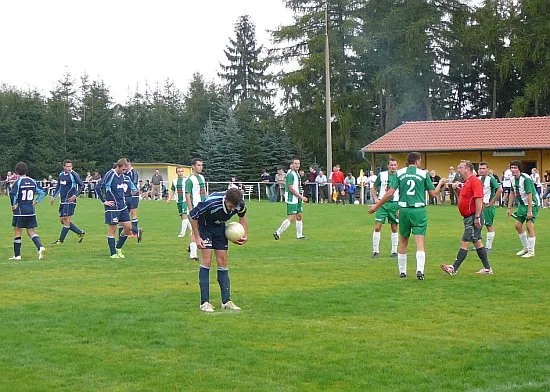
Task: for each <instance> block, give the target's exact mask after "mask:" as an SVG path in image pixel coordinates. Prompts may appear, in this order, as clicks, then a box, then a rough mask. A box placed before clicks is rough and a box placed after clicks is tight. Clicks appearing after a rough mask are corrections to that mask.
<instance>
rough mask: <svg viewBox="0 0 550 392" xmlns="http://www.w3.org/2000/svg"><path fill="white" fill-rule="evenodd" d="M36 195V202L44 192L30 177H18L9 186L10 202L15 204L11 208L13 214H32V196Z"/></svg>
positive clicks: (33, 212) (33, 213)
mask: <svg viewBox="0 0 550 392" xmlns="http://www.w3.org/2000/svg"><path fill="white" fill-rule="evenodd" d="M36 195H38V198H37V199H36V202H37V203H39V202H40V201H41V200H42V199H43V198H44V197H45V196H46V192H44V190H43V189H42V188H41V187H40V185H38V183H37V182H36V181H35V180H33V179H32V178H30V177H19V178H18V179H17V180H16V181H15V182H14V183H13V186H12V187H11V190H10V202H11V205H12V206H15V205H17V208H16V209H15V210H13V215H14V216H34V215H36V213H35V210H34V197H35V196H36Z"/></svg>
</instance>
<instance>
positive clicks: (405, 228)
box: [397, 208, 412, 278]
mask: <svg viewBox="0 0 550 392" xmlns="http://www.w3.org/2000/svg"><path fill="white" fill-rule="evenodd" d="M409 210H412V208H400V209H399V246H398V250H397V266H398V268H399V276H400V277H401V278H406V277H407V247H408V246H409V237H410V236H411V221H410V213H409Z"/></svg>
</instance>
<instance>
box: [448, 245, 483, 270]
mask: <svg viewBox="0 0 550 392" xmlns="http://www.w3.org/2000/svg"><path fill="white" fill-rule="evenodd" d="M476 252H477V256H478V257H479V259H480V260H481V262H482V263H483V268H485V269H491V265H490V264H489V257H487V249H485V248H484V247H481V248H479V249H476ZM466 253H468V252H466ZM455 271H456V270H455Z"/></svg>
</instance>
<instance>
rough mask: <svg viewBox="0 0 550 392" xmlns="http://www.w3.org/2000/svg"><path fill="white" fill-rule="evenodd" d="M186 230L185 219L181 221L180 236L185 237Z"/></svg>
mask: <svg viewBox="0 0 550 392" xmlns="http://www.w3.org/2000/svg"><path fill="white" fill-rule="evenodd" d="M186 229H187V219H182V220H181V232H180V234H181V235H182V236H183V235H185V230H186Z"/></svg>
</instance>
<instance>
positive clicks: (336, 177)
mask: <svg viewBox="0 0 550 392" xmlns="http://www.w3.org/2000/svg"><path fill="white" fill-rule="evenodd" d="M332 183H333V184H343V183H344V172H343V171H341V170H338V171H334V172H332Z"/></svg>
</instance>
